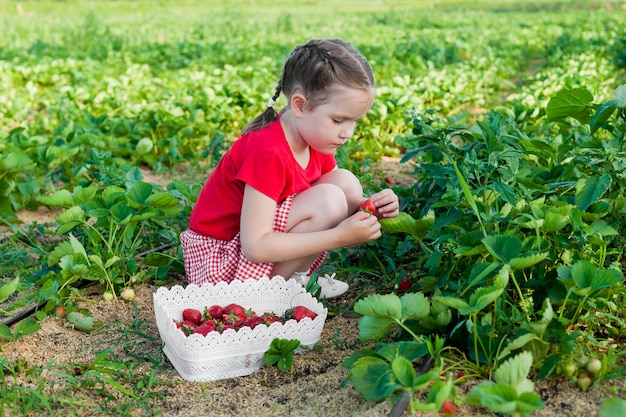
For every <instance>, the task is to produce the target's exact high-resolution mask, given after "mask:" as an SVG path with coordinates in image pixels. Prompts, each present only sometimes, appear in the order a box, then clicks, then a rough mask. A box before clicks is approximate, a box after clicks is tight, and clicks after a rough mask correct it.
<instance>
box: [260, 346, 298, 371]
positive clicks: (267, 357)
mask: <svg viewBox="0 0 626 417" xmlns="http://www.w3.org/2000/svg"><path fill="white" fill-rule="evenodd" d="M300 347H301V343H300V341H299V340H295V339H294V340H288V339H278V338H276V339H274V340H272V343H271V344H270V348H269V349H268V350H267V352H265V354H264V355H263V364H264V365H265V366H272V365H276V367H277V368H278V369H279V370H281V371H287V370H289V369H291V368H292V366H293V359H294V353H295V351H296V350H297V349H298V348H300Z"/></svg>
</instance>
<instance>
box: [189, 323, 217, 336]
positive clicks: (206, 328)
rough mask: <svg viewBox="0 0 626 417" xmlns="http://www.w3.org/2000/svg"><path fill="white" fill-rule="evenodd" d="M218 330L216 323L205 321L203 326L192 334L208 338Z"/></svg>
mask: <svg viewBox="0 0 626 417" xmlns="http://www.w3.org/2000/svg"><path fill="white" fill-rule="evenodd" d="M216 328H217V326H216V325H215V322H214V321H213V320H205V321H203V322H202V324H201V325H199V326H198V327H196V329H195V330H194V331H193V332H192V333H194V334H201V335H203V336H206V335H207V334H209V333H211V332H212V331H214V330H215V329H216Z"/></svg>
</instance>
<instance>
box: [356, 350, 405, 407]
mask: <svg viewBox="0 0 626 417" xmlns="http://www.w3.org/2000/svg"><path fill="white" fill-rule="evenodd" d="M350 380H351V381H352V383H353V384H354V388H355V389H356V390H357V391H358V392H359V393H360V394H361V395H362V396H363V398H365V399H366V400H370V401H380V400H383V399H386V398H388V397H390V396H391V395H392V394H393V393H394V392H395V391H396V390H397V389H399V388H401V385H399V384H397V382H396V381H394V378H393V373H392V372H391V366H390V365H389V363H387V362H386V361H384V360H382V359H379V358H374V357H365V358H361V359H359V360H358V361H356V362H355V364H354V367H353V368H352V369H351V370H350Z"/></svg>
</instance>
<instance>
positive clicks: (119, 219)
mask: <svg viewBox="0 0 626 417" xmlns="http://www.w3.org/2000/svg"><path fill="white" fill-rule="evenodd" d="M132 215H133V210H132V209H131V208H130V207H129V206H127V205H126V203H125V202H120V203H117V204H114V205H113V207H111V216H112V217H113V221H114V222H115V223H116V224H118V225H125V224H128V222H129V221H130V219H131V217H132Z"/></svg>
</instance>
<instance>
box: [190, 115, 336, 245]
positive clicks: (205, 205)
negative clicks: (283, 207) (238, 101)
mask: <svg viewBox="0 0 626 417" xmlns="http://www.w3.org/2000/svg"><path fill="white" fill-rule="evenodd" d="M336 165H337V164H336V161H335V156H334V155H326V154H322V153H319V152H317V151H316V150H315V149H313V148H310V160H309V165H308V166H307V167H306V169H303V168H302V167H301V166H300V165H299V164H298V162H297V161H296V160H295V159H294V157H293V154H292V153H291V149H290V148H289V144H288V143H287V139H286V138H285V133H284V132H283V129H282V126H281V124H280V121H279V119H276V121H275V122H273V123H272V124H271V125H269V126H267V127H265V128H263V129H260V130H257V131H253V132H249V133H248V134H246V135H244V136H242V137H241V138H239V139H237V140H236V141H235V142H234V143H233V146H232V147H231V148H230V150H229V151H228V152H226V153H225V154H224V156H223V157H222V159H221V160H220V162H219V163H218V164H217V167H216V168H215V171H213V173H212V174H211V175H210V176H209V179H208V180H207V182H206V184H204V187H202V190H201V191H200V194H199V195H198V200H197V201H196V204H195V206H194V208H193V210H192V212H191V218H190V222H189V228H190V229H191V230H193V231H194V232H196V233H200V234H203V235H207V236H210V237H212V238H214V239H219V240H231V239H233V237H234V236H235V235H236V234H237V232H239V227H240V217H241V206H242V204H243V190H244V187H245V185H246V184H249V185H250V186H252V187H253V188H255V189H256V190H258V191H260V192H262V193H263V194H265V195H267V196H268V197H270V198H271V199H273V200H275V201H276V203H277V204H278V203H281V202H282V201H283V200H284V199H285V198H287V197H289V196H290V195H293V194H295V193H299V192H301V191H304V190H306V189H307V188H310V187H311V183H313V182H315V181H317V180H318V179H319V178H320V177H321V176H322V175H323V174H325V173H327V172H329V171H332V170H333V169H334V168H335V166H336Z"/></svg>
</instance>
